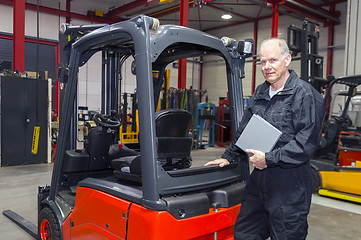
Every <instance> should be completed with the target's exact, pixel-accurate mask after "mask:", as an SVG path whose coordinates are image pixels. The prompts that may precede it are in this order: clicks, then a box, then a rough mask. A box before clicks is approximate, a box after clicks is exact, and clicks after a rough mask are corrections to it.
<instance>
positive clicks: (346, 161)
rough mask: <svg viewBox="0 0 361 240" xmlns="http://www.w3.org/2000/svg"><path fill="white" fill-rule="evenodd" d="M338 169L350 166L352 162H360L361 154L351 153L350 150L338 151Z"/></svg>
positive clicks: (358, 152)
mask: <svg viewBox="0 0 361 240" xmlns="http://www.w3.org/2000/svg"><path fill="white" fill-rule="evenodd" d="M338 158H339V161H340V167H344V166H351V165H352V162H353V161H355V162H356V161H361V152H360V151H352V150H351V149H347V148H345V149H340V150H339V151H338Z"/></svg>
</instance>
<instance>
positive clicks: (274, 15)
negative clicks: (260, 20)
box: [271, 0, 279, 37]
mask: <svg viewBox="0 0 361 240" xmlns="http://www.w3.org/2000/svg"><path fill="white" fill-rule="evenodd" d="M278 18H279V6H278V1H277V0H274V1H273V3H272V33H271V37H278Z"/></svg>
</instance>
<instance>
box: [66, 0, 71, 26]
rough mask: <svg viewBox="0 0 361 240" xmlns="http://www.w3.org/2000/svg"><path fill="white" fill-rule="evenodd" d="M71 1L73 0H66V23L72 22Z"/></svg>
mask: <svg viewBox="0 0 361 240" xmlns="http://www.w3.org/2000/svg"><path fill="white" fill-rule="evenodd" d="M70 1H71V0H66V6H65V10H66V17H65V22H66V23H70V22H71V16H70Z"/></svg>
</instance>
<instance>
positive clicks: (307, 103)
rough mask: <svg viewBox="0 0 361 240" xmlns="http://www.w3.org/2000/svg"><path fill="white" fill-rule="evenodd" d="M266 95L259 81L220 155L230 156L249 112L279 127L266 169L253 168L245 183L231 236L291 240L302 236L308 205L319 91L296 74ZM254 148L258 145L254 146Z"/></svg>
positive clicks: (249, 239)
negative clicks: (272, 93) (274, 93)
mask: <svg viewBox="0 0 361 240" xmlns="http://www.w3.org/2000/svg"><path fill="white" fill-rule="evenodd" d="M289 72H290V76H289V78H288V79H287V81H286V84H285V86H284V89H283V90H282V91H280V92H279V93H278V94H276V95H275V96H273V97H272V98H270V96H269V87H270V84H269V83H268V82H267V81H266V82H264V83H263V84H261V85H259V86H258V87H257V89H256V91H255V93H254V95H253V97H252V99H251V101H250V103H249V105H248V107H247V109H246V111H245V114H244V116H243V118H242V120H241V123H240V125H239V129H238V131H237V135H236V136H235V137H234V139H233V142H232V143H231V145H230V146H229V147H228V148H227V149H226V151H225V152H224V154H223V155H222V158H225V159H227V160H228V161H232V160H233V159H234V156H235V154H239V152H240V151H241V150H239V149H238V148H237V147H236V146H235V142H236V140H237V139H238V137H239V135H240V134H241V133H242V131H243V129H244V127H245V126H246V124H247V122H248V121H249V119H250V118H251V116H252V115H253V114H258V115H259V116H261V117H263V118H264V119H266V120H267V121H268V122H269V123H271V124H272V125H274V126H275V127H276V128H278V129H279V130H281V131H282V135H281V137H280V139H279V141H278V142H277V144H276V146H275V147H274V149H273V150H272V151H271V152H268V153H265V157H266V164H267V168H265V169H264V170H258V169H254V170H253V172H252V174H251V176H250V178H249V180H248V182H247V185H246V188H245V191H244V195H243V199H242V205H241V209H240V212H239V215H238V217H237V220H236V224H235V231H234V237H235V239H236V240H241V239H242V240H243V239H244V240H255V239H257V240H258V239H267V238H268V237H269V236H271V239H273V240H275V239H284V240H285V239H288V240H290V239H294V240H301V239H305V238H306V236H307V229H308V224H307V215H308V213H309V210H310V205H311V195H312V178H311V167H310V157H311V156H312V154H313V152H314V151H315V150H316V149H317V148H318V146H319V142H320V136H321V132H322V125H323V120H324V106H323V99H322V96H321V95H320V94H319V93H318V92H317V91H316V90H315V89H314V88H313V87H312V86H311V85H310V84H308V83H307V82H305V81H304V80H301V79H300V78H299V77H298V76H297V74H296V73H295V72H294V71H292V70H289ZM256 150H257V149H256Z"/></svg>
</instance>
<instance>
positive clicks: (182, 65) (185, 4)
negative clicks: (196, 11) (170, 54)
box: [178, 0, 189, 89]
mask: <svg viewBox="0 0 361 240" xmlns="http://www.w3.org/2000/svg"><path fill="white" fill-rule="evenodd" d="M188 10H189V1H188V0H181V1H180V18H179V25H181V26H184V27H188ZM186 83H187V59H186V58H183V59H180V60H179V63H178V88H179V89H185V88H186Z"/></svg>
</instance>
